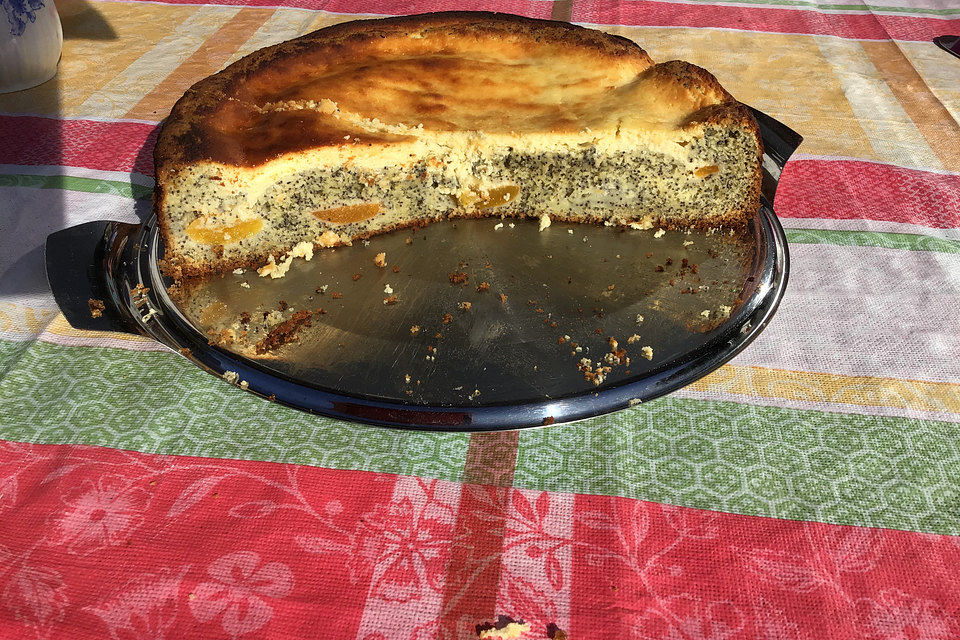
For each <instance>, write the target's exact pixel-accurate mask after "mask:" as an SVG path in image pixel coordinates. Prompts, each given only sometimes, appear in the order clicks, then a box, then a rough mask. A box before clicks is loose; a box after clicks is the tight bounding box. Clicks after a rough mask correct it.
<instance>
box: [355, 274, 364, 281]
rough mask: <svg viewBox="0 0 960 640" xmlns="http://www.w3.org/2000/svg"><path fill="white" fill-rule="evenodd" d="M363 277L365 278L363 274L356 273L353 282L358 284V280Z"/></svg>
mask: <svg viewBox="0 0 960 640" xmlns="http://www.w3.org/2000/svg"><path fill="white" fill-rule="evenodd" d="M362 277H363V274H362V273H355V274H353V281H354V282H356V281H357V280H359V279H360V278H362Z"/></svg>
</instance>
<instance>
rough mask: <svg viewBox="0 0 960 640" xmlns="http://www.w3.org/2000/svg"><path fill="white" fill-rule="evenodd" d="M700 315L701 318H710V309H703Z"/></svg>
mask: <svg viewBox="0 0 960 640" xmlns="http://www.w3.org/2000/svg"><path fill="white" fill-rule="evenodd" d="M700 315H701V316H703V317H704V318H709V317H710V309H704V310H703V311H701V312H700Z"/></svg>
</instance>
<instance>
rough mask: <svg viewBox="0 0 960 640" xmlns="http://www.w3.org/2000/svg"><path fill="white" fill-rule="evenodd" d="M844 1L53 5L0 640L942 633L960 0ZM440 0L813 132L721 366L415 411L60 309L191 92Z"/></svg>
mask: <svg viewBox="0 0 960 640" xmlns="http://www.w3.org/2000/svg"><path fill="white" fill-rule="evenodd" d="M39 1H40V0H31V1H30V2H22V1H21V0H11V1H10V2H4V3H3V10H4V11H5V12H7V13H9V12H10V11H14V10H17V7H20V6H21V5H22V6H23V7H27V9H29V6H31V5H32V4H35V3H37V2H39ZM46 1H47V2H49V0H46ZM868 1H869V2H870V4H862V3H859V2H858V3H850V4H843V3H840V0H836V1H835V2H830V1H829V0H730V1H726V0H703V1H697V0H675V1H674V0H671V1H666V2H649V1H645V0H574V1H571V0H557V1H556V2H550V1H548V0H491V1H489V2H480V1H472V2H468V3H463V4H460V5H455V4H454V3H451V2H448V1H447V0H411V1H407V2H397V1H396V0H385V1H384V2H379V3H366V4H364V3H362V2H354V1H352V0H290V1H289V2H281V3H280V4H281V5H282V6H277V2H276V0H248V1H243V0H209V1H206V2H204V1H202V0H168V1H166V2H146V1H107V2H104V1H99V0H97V1H93V0H90V1H89V2H88V1H87V0H73V1H72V2H70V3H69V4H68V3H67V2H66V0H64V2H63V3H62V4H61V3H58V6H59V8H60V11H61V14H62V20H63V32H64V38H65V40H64V48H63V58H62V61H61V63H60V69H59V73H58V75H57V76H56V77H55V78H54V79H53V80H51V81H49V82H47V83H46V84H44V85H42V86H40V87H37V88H34V89H30V90H27V91H21V92H18V93H12V94H7V95H0V439H2V441H0V638H3V639H7V638H10V639H21V638H50V639H58V638H68V639H74V638H76V639H79V638H85V639H86V638H91V639H93V638H96V639H103V638H113V639H120V638H123V639H138V638H150V639H154V640H156V639H160V638H166V639H180V638H205V639H206V638H211V639H212V638H231V639H234V640H236V639H238V638H243V639H244V640H247V639H250V640H252V639H256V638H276V639H283V640H288V639H294V638H304V639H314V638H358V639H363V640H377V639H379V640H394V639H397V640H426V639H433V638H438V639H444V640H446V639H455V638H456V639H459V638H471V637H476V627H477V625H478V624H482V623H484V622H486V621H492V620H494V619H495V618H496V617H497V616H498V615H506V616H510V617H512V618H515V619H522V620H524V621H527V622H529V623H530V624H531V628H530V632H529V633H528V634H527V636H526V637H530V638H545V637H547V635H548V627H549V628H550V629H551V631H550V632H549V634H550V635H552V636H558V633H557V632H554V631H553V629H559V630H561V631H562V632H563V633H565V634H566V635H567V637H569V638H571V639H576V640H580V639H588V638H596V639H609V638H618V639H619V638H651V639H660V638H664V639H671V640H674V639H693V638H701V639H713V640H723V639H728V638H730V639H732V638H764V639H769V640H774V639H776V640H781V639H797V640H799V639H809V640H818V639H826V638H830V639H837V638H897V639H907V638H910V639H923V640H947V639H954V638H960V577H958V573H957V567H960V537H958V536H960V215H958V213H957V211H958V207H960V126H958V121H960V60H958V59H956V58H953V57H951V56H949V55H948V54H947V53H945V52H944V51H942V50H940V49H938V48H937V47H936V46H935V45H933V44H932V43H931V42H930V41H931V39H932V38H933V37H935V36H937V35H941V34H948V33H951V32H952V33H960V5H958V4H957V2H956V0H868ZM8 7H9V8H8ZM454 8H457V9H486V10H496V11H506V12H512V13H519V14H524V15H528V16H534V17H542V18H549V17H553V18H554V19H559V20H569V21H572V22H576V23H581V24H587V25H591V26H596V27H598V28H601V29H604V30H607V31H610V32H613V33H617V34H619V35H623V36H626V37H628V38H631V39H634V40H636V41H637V42H639V43H640V44H641V45H642V46H643V47H644V48H645V49H646V50H647V51H648V52H649V53H650V55H651V56H652V57H653V58H654V60H657V61H666V60H670V59H675V58H679V59H684V60H688V61H690V62H693V63H696V64H699V65H701V66H704V67H706V68H708V69H710V70H711V71H712V72H714V73H715V74H716V75H717V77H718V78H719V79H720V81H721V82H722V84H723V85H724V86H725V87H726V88H728V89H729V90H730V91H731V92H732V93H733V94H734V95H735V96H736V97H737V98H738V99H740V100H741V101H743V102H745V103H748V104H750V105H752V106H754V107H757V108H758V109H760V110H762V111H764V112H766V113H769V114H770V115H772V116H774V117H776V118H778V119H780V120H782V121H783V122H785V123H786V124H788V125H789V126H791V127H792V128H794V129H796V130H797V131H798V132H800V133H801V134H802V135H803V136H804V137H805V141H804V143H803V145H802V147H801V148H800V153H799V154H798V155H797V156H795V158H794V159H793V160H792V161H791V162H790V163H789V164H788V165H787V168H786V170H785V171H784V173H783V177H782V180H781V183H780V190H779V194H778V197H777V202H776V209H777V212H778V214H779V215H780V217H781V219H782V221H783V223H784V226H785V227H786V228H787V236H788V238H789V240H790V251H791V257H792V271H791V282H790V284H789V288H788V290H787V294H786V297H785V299H784V301H783V304H782V306H781V308H780V310H779V312H778V314H777V316H776V318H775V319H774V321H773V323H772V324H771V325H770V326H769V328H768V329H767V330H766V331H765V332H764V333H763V335H762V336H761V337H760V338H759V339H758V340H757V341H756V342H755V343H754V344H753V345H752V346H751V347H750V348H749V349H747V350H746V352H745V353H743V354H742V355H741V356H739V357H737V358H736V359H735V360H734V361H733V362H732V363H730V364H728V365H726V366H724V367H722V368H721V369H720V370H718V371H717V372H715V373H714V374H712V375H710V376H708V377H706V378H704V379H703V380H700V381H699V382H697V383H695V384H693V385H691V386H690V387H687V388H686V389H684V390H682V391H681V392H678V393H675V394H673V395H672V396H670V397H668V398H663V399H660V400H657V401H654V402H651V403H649V405H642V406H638V407H635V408H632V409H630V410H626V411H621V412H619V413H616V414H614V415H610V416H606V417H602V418H597V419H594V420H589V421H585V422H581V423H578V424H573V425H564V426H555V427H549V428H543V429H536V430H529V431H524V432H522V433H517V432H504V433H498V434H473V435H467V434H430V433H411V432H398V431H390V430H383V429H375V428H370V427H364V426H360V425H356V424H348V423H343V422H337V421H333V420H329V419H323V418H317V417H312V416H308V415H305V414H302V413H298V412H296V411H293V410H289V409H286V408H283V407H279V406H276V405H273V404H270V403H268V402H265V401H262V400H259V399H257V398H255V397H253V396H251V395H249V394H246V393H244V392H242V391H240V390H238V389H236V388H234V387H231V386H230V385H228V384H227V383H225V382H224V381H222V380H218V379H216V378H214V377H212V376H209V375H207V374H206V373H203V372H201V371H200V370H199V369H197V368H195V367H194V366H192V365H191V364H190V363H188V362H187V361H186V360H184V359H183V358H181V357H180V356H179V355H177V354H175V353H172V352H170V351H168V350H166V349H164V348H163V347H161V346H160V345H158V344H156V343H154V342H151V341H148V340H145V339H140V338H135V337H133V336H129V335H120V334H97V333H90V332H83V331H77V330H75V329H73V328H71V327H70V326H69V325H68V324H67V323H66V322H65V320H64V318H63V316H62V315H61V314H60V313H59V312H58V309H57V307H56V306H55V304H54V302H53V299H52V297H51V295H50V293H49V291H48V289H47V286H46V283H45V279H44V275H43V250H42V246H43V242H44V239H45V237H46V235H47V234H48V233H50V232H52V231H55V230H57V229H61V228H65V227H68V226H72V225H75V224H78V223H81V222H85V221H89V220H98V219H113V220H126V221H136V220H138V217H139V216H143V215H144V214H145V213H146V212H147V211H148V210H149V206H150V193H151V188H152V183H153V178H152V174H153V163H152V159H151V153H152V148H153V144H154V140H155V136H156V131H157V123H158V122H160V121H161V120H162V119H163V118H164V117H165V116H166V114H167V113H168V110H169V109H170V107H171V105H172V104H173V102H174V101H175V100H176V99H177V98H178V97H179V96H180V95H181V94H182V93H183V92H184V90H186V89H187V87H189V86H190V85H191V84H192V83H194V82H195V81H197V80H199V79H201V78H203V77H205V76H207V75H209V74H211V73H213V72H215V71H217V70H219V69H221V68H223V67H224V66H225V65H227V64H229V63H230V62H232V61H234V60H237V59H238V58H240V57H241V56H243V55H245V54H247V53H249V52H251V51H254V50H256V49H258V48H260V47H263V46H265V45H269V44H272V43H275V42H279V41H281V40H285V39H288V38H291V37H294V36H296V35H298V34H302V33H305V32H308V31H311V30H314V29H317V28H319V27H322V26H326V25H330V24H333V23H337V22H341V21H345V20H351V19H354V18H357V17H368V16H370V15H373V14H376V15H393V14H403V13H415V12H423V11H432V10H446V9H454ZM2 26H3V25H2V24H0V27H2ZM26 28H30V26H29V24H27V26H26ZM0 64H3V61H0ZM551 625H553V626H551ZM558 637H560V636H558Z"/></svg>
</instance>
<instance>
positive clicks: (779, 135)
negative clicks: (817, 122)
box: [747, 106, 803, 205]
mask: <svg viewBox="0 0 960 640" xmlns="http://www.w3.org/2000/svg"><path fill="white" fill-rule="evenodd" d="M747 108H748V109H750V111H751V113H753V117H754V118H756V120H757V124H758V125H760V137H761V139H762V140H763V185H762V187H761V190H762V192H763V196H764V198H766V199H767V201H768V202H769V203H770V204H771V205H773V198H774V196H775V195H776V194H777V184H778V183H779V182H780V172H781V171H782V170H783V165H785V164H787V160H789V159H790V156H792V155H793V152H794V151H796V150H797V147H799V146H800V143H801V142H803V136H801V135H800V134H799V133H797V132H796V131H794V130H793V129H791V128H790V127H788V126H787V125H785V124H783V123H782V122H780V121H779V120H776V119H774V118H771V117H770V116H768V115H767V114H765V113H764V112H762V111H757V110H756V109H754V108H753V107H750V106H748V107H747Z"/></svg>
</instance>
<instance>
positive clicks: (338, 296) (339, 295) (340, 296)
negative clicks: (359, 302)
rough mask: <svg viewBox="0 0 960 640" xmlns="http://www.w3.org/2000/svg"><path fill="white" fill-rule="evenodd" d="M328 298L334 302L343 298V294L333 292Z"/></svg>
mask: <svg viewBox="0 0 960 640" xmlns="http://www.w3.org/2000/svg"><path fill="white" fill-rule="evenodd" d="M330 297H331V298H333V299H334V300H339V299H340V298H342V297H343V294H342V293H340V292H339V291H334V292H333V293H332V294H331V295H330Z"/></svg>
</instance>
